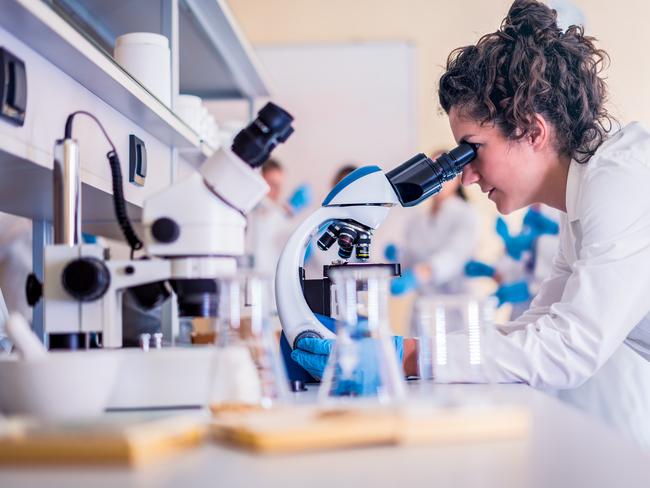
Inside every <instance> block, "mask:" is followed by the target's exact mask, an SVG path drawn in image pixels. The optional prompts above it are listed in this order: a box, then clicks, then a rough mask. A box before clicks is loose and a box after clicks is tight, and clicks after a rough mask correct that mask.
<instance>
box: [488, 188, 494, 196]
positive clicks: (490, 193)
mask: <svg viewBox="0 0 650 488" xmlns="http://www.w3.org/2000/svg"><path fill="white" fill-rule="evenodd" d="M494 190H495V188H492V189H491V190H490V191H488V198H490V197H491V196H492V193H494Z"/></svg>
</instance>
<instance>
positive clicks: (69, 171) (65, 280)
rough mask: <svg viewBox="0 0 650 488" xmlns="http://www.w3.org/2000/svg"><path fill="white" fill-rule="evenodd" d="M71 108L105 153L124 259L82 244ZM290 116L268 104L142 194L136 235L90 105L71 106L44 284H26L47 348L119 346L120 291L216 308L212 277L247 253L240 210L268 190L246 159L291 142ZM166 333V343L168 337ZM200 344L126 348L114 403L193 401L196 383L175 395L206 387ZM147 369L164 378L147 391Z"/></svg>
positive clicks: (187, 313) (146, 303) (197, 311)
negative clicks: (94, 130)
mask: <svg viewBox="0 0 650 488" xmlns="http://www.w3.org/2000/svg"><path fill="white" fill-rule="evenodd" d="M77 115H85V116H89V117H90V118H92V119H94V120H95V121H96V122H97V124H98V125H99V127H100V128H101V130H102V131H103V132H104V135H105V136H106V139H107V140H108V142H109V144H110V146H111V148H112V149H111V151H110V152H109V153H108V154H107V158H108V161H109V164H110V167H111V172H112V177H113V178H112V179H113V203H114V209H115V215H116V219H117V222H118V224H119V226H120V228H121V229H122V232H123V234H124V237H125V239H126V241H127V242H128V243H129V246H130V247H131V259H129V260H111V259H110V257H109V256H108V254H107V252H106V250H105V249H104V248H103V247H102V246H101V245H98V244H83V243H82V240H81V191H80V190H81V183H80V176H79V174H80V173H79V150H78V145H77V142H76V141H75V140H74V139H73V138H72V126H73V119H74V117H75V116H77ZM292 121H293V117H292V116H291V115H290V114H288V113H287V112H285V111H284V110H283V109H281V108H280V107H278V106H276V105H274V104H272V103H268V104H267V105H265V106H264V107H263V108H262V109H261V110H260V112H259V113H258V115H257V118H256V119H255V120H253V121H252V122H251V123H250V125H248V126H247V127H246V128H244V129H243V130H242V131H241V132H239V133H238V134H237V135H236V136H235V137H234V139H233V141H232V145H231V147H222V148H221V149H219V150H218V151H216V152H215V154H214V155H213V156H211V157H210V158H209V159H207V160H206V161H205V162H204V163H203V165H202V166H201V167H200V168H199V170H198V171H197V172H194V173H192V174H191V175H189V176H188V177H186V178H185V179H182V180H180V181H178V182H177V183H174V184H172V185H171V186H169V187H168V188H166V189H164V190H162V191H160V192H159V193H157V194H155V195H152V196H151V197H149V198H148V199H147V200H146V201H145V202H144V206H143V211H142V227H143V228H144V242H143V241H140V239H139V238H138V236H137V235H136V233H135V231H134V229H133V227H132V225H131V222H130V221H129V218H128V215H127V213H126V204H125V201H124V197H123V192H122V178H121V171H120V162H119V158H118V155H117V152H116V150H115V146H114V144H113V143H112V141H111V140H110V137H109V136H108V134H107V133H106V132H105V131H104V129H103V127H102V126H101V123H100V122H99V121H98V120H97V119H96V118H95V117H94V116H93V115H92V114H90V113H88V112H75V113H73V114H71V115H70V116H69V117H68V120H67V122H66V126H65V137H64V138H63V139H62V140H59V141H57V142H56V145H55V152H54V155H55V158H54V172H53V173H54V188H53V189H54V202H53V203H54V218H53V225H54V244H53V245H48V246H46V247H45V250H44V276H43V282H42V283H41V282H39V281H38V279H37V278H36V277H35V276H34V275H30V277H29V278H28V283H27V295H28V301H29V303H30V304H31V305H34V304H36V303H37V302H38V301H39V300H40V299H42V300H43V311H44V324H43V325H44V331H45V341H46V345H47V346H48V347H49V348H50V349H88V348H99V347H101V348H107V349H108V348H121V347H122V346H123V340H122V339H123V329H122V296H123V293H124V291H125V290H127V289H129V290H130V291H132V292H133V293H134V295H135V297H136V299H137V301H138V302H139V303H140V304H141V305H142V306H143V307H144V308H147V307H149V308H151V307H154V306H157V305H158V304H160V303H161V302H162V301H164V300H165V299H167V298H168V297H169V296H170V294H171V293H172V292H173V294H174V296H175V297H176V299H177V303H178V307H177V314H178V315H179V316H181V317H216V316H217V314H218V310H217V302H218V299H217V298H218V280H219V279H220V278H224V277H229V276H232V275H234V274H235V273H236V271H237V257H238V256H241V255H243V254H244V250H245V249H244V243H245V228H246V214H247V213H248V212H249V211H250V210H251V209H252V208H253V207H254V206H255V205H257V204H258V203H259V201H260V200H261V199H262V198H263V197H264V195H265V194H266V193H267V192H268V185H267V184H266V182H265V181H264V179H263V178H262V177H261V175H260V174H259V172H257V171H255V168H257V167H259V166H261V165H262V164H263V163H264V162H265V161H266V160H267V159H268V158H269V156H270V153H271V151H273V149H274V148H275V147H276V146H277V145H278V144H280V143H283V142H285V141H286V140H287V139H288V137H289V136H290V135H291V133H292V132H293V127H292V126H291V123H292ZM140 249H143V251H144V256H143V257H142V258H139V259H134V256H133V253H134V252H135V251H136V250H140ZM157 339H159V340H157V341H155V342H156V343H155V346H156V348H158V347H160V346H162V340H161V339H162V338H161V337H158V338H157ZM165 339H167V340H168V341H167V342H172V343H173V338H169V337H167V338H165ZM170 339H171V340H170ZM148 345H149V344H147V345H146V346H147V347H146V348H145V347H143V349H145V350H147V349H148ZM143 346H144V345H143ZM201 349H203V352H202V351H201ZM208 349H210V348H200V347H191V348H180V347H166V348H161V349H160V351H151V352H149V353H147V354H144V353H142V352H141V351H139V350H131V351H129V350H124V352H123V353H122V355H123V356H124V357H129V358H130V361H131V362H130V364H129V366H128V367H127V366H124V367H123V368H122V369H123V370H125V371H124V373H125V374H124V377H123V378H121V379H120V380H119V381H118V383H120V385H119V386H120V387H122V390H123V391H122V392H121V396H122V399H118V400H117V406H119V407H123V406H126V407H143V406H161V407H166V406H178V405H185V406H187V405H193V404H196V403H197V402H199V403H200V401H201V398H202V395H203V392H198V393H196V394H192V393H187V394H185V393H184V392H188V391H190V390H192V388H195V385H203V384H204V383H205V385H206V386H205V387H207V384H208V381H207V380H206V379H205V378H203V379H201V378H202V377H204V376H207V375H209V371H210V368H209V361H210V358H211V356H210V354H208V352H209V351H208V352H206V350H208ZM131 353H137V354H135V355H134V354H131ZM197 375H200V376H201V378H198V377H197ZM154 376H155V378H156V381H157V378H159V377H161V376H163V377H166V378H168V381H167V382H166V383H161V382H157V383H156V385H157V386H156V387H155V388H154V387H153V386H151V385H152V384H153V383H154ZM136 377H137V378H136ZM204 380H205V381H204ZM202 387H203V386H202ZM205 387H203V388H204V389H205ZM152 390H156V391H152ZM197 391H198V390H197ZM147 392H152V395H149V396H147ZM175 392H178V395H176V393H175ZM141 393H142V395H140V394H141ZM175 395H176V396H175ZM117 396H120V395H117ZM127 397H128V398H127ZM145 397H146V398H145ZM125 398H127V399H126V400H124V399H125ZM113 406H115V405H113Z"/></svg>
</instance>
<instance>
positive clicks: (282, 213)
mask: <svg viewBox="0 0 650 488" xmlns="http://www.w3.org/2000/svg"><path fill="white" fill-rule="evenodd" d="M285 176H286V175H285V172H284V168H283V166H282V165H281V164H280V163H279V162H278V161H277V160H275V159H269V160H268V161H267V162H266V163H264V164H263V165H262V177H263V178H264V180H266V183H267V184H268V185H269V192H268V194H267V195H266V197H264V199H263V200H262V201H261V202H260V203H259V204H258V205H257V206H256V207H255V208H254V209H253V210H252V211H251V212H250V214H249V216H248V228H247V230H246V241H247V242H246V248H247V252H248V254H249V255H251V256H252V257H253V263H252V267H253V268H254V269H255V270H256V271H259V272H260V273H262V274H265V275H267V276H269V277H270V278H273V277H274V276H275V268H276V266H277V264H278V260H279V259H280V254H281V253H282V250H283V249H284V245H285V244H286V242H287V240H288V239H289V236H290V235H291V232H292V231H293V230H294V227H295V222H294V219H293V217H294V216H296V215H297V214H298V213H300V211H302V210H303V209H305V208H306V207H308V206H309V204H310V203H311V199H312V197H311V188H310V187H309V185H306V184H302V185H300V186H298V188H296V190H295V191H294V192H293V193H292V194H291V196H290V197H289V199H288V200H283V194H284V186H285Z"/></svg>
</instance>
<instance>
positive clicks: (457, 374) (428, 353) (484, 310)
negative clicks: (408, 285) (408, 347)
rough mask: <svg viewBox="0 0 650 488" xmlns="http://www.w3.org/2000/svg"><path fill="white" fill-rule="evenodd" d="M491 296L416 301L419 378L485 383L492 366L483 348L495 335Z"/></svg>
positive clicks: (491, 377) (490, 379)
mask: <svg viewBox="0 0 650 488" xmlns="http://www.w3.org/2000/svg"><path fill="white" fill-rule="evenodd" d="M497 304H498V302H497V300H496V298H494V297H488V298H477V297H474V296H471V295H436V296H433V297H431V296H430V297H421V298H419V299H418V300H417V301H416V303H415V327H416V336H417V339H418V365H419V369H420V378H422V379H432V378H433V379H434V380H435V381H436V382H437V383H488V382H491V381H492V380H493V379H494V368H493V364H492V363H491V361H490V358H489V356H488V355H486V350H488V349H489V348H490V343H491V340H492V337H493V334H495V333H496V332H495V329H494V313H495V311H496V307H497Z"/></svg>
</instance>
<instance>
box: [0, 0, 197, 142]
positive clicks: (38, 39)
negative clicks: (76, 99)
mask: <svg viewBox="0 0 650 488" xmlns="http://www.w3.org/2000/svg"><path fill="white" fill-rule="evenodd" d="M2 8H3V12H2V15H0V25H1V26H2V27H4V28H5V29H6V30H7V31H9V32H11V33H12V34H14V35H15V36H16V37H17V38H19V39H20V40H21V41H22V42H24V43H25V44H26V45H28V46H29V47H30V48H32V49H33V50H34V51H36V52H37V53H39V54H40V55H41V56H43V57H44V58H46V59H47V60H49V61H50V62H52V63H53V64H54V65H56V66H57V67H58V68H59V69H61V70H62V71H63V72H65V73H66V74H67V75H69V76H70V77H71V78H73V79H75V80H76V81H78V82H79V83H80V84H81V85H83V86H84V87H86V88H87V89H88V90H90V91H91V92H92V93H94V94H95V95H96V96H97V97H99V98H100V99H102V100H103V101H104V102H106V103H107V104H108V105H110V106H111V107H113V108H114V109H115V110H117V111H118V112H120V113H121V114H123V115H124V116H125V117H127V118H128V119H130V120H132V121H133V122H134V123H136V124H137V125H139V126H140V127H142V128H143V129H144V130H146V131H147V132H149V133H150V134H151V135H153V136H154V137H156V138H157V139H159V140H160V141H161V142H163V143H165V144H168V145H169V146H173V147H178V148H199V147H200V144H201V141H200V139H199V136H198V134H196V133H195V132H194V131H193V130H192V129H191V128H190V127H189V126H188V125H187V124H185V122H183V121H182V120H181V119H179V118H178V117H177V116H176V115H175V114H174V113H173V112H172V111H171V110H170V109H169V108H168V107H166V106H165V105H164V104H163V103H162V102H160V101H159V100H158V99H157V98H156V97H154V96H153V95H152V94H151V93H149V91H147V90H146V89H145V88H144V87H143V86H142V85H141V84H140V83H138V82H137V81H136V80H135V79H134V78H133V77H131V76H130V75H129V74H128V73H127V72H126V71H124V70H123V69H122V68H120V67H119V66H118V65H117V64H116V63H115V62H114V61H113V60H112V59H111V58H109V57H108V56H106V55H105V53H103V52H102V51H101V50H99V49H98V48H97V46H96V45H94V44H93V43H92V42H91V41H90V40H88V39H87V38H86V37H85V36H84V35H82V34H81V33H80V32H78V31H77V30H76V29H75V28H73V27H72V26H71V25H70V24H68V23H67V22H66V21H65V20H64V19H63V18H61V17H60V16H59V15H57V14H56V13H55V12H54V11H53V10H52V9H51V8H50V7H49V6H48V5H46V4H45V3H43V2H41V1H40V0H14V1H11V2H3V7H2Z"/></svg>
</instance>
